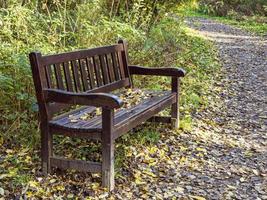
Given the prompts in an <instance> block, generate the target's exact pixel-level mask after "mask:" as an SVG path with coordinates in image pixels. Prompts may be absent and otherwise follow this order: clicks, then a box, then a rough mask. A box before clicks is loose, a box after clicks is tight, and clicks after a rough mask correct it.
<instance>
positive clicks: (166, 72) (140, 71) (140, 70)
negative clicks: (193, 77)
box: [129, 65, 185, 77]
mask: <svg viewBox="0 0 267 200" xmlns="http://www.w3.org/2000/svg"><path fill="white" fill-rule="evenodd" d="M129 70H130V74H131V75H134V74H137V75H153V76H172V77H184V76H185V71H184V70H183V69H180V68H174V67H164V68H156V67H141V66H135V65H130V66H129Z"/></svg>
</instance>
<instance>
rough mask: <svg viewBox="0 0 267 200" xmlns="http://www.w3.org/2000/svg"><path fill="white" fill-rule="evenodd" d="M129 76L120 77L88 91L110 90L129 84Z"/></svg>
mask: <svg viewBox="0 0 267 200" xmlns="http://www.w3.org/2000/svg"><path fill="white" fill-rule="evenodd" d="M129 83H130V81H129V78H126V79H122V80H120V81H116V82H113V83H110V84H107V85H104V86H101V87H98V88H95V89H93V90H90V91H88V93H93V92H111V91H114V90H117V89H120V88H124V87H127V86H129Z"/></svg>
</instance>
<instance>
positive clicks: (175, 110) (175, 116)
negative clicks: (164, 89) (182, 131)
mask: <svg viewBox="0 0 267 200" xmlns="http://www.w3.org/2000/svg"><path fill="white" fill-rule="evenodd" d="M179 88H180V80H179V78H176V77H172V92H176V93H177V96H176V102H175V103H173V104H172V106H171V124H172V127H173V128H175V129H178V128H179Z"/></svg>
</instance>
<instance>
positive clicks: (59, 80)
mask: <svg viewBox="0 0 267 200" xmlns="http://www.w3.org/2000/svg"><path fill="white" fill-rule="evenodd" d="M54 67H55V72H56V73H55V74H56V81H57V87H58V89H61V90H64V83H63V78H62V70H61V65H60V64H55V65H54Z"/></svg>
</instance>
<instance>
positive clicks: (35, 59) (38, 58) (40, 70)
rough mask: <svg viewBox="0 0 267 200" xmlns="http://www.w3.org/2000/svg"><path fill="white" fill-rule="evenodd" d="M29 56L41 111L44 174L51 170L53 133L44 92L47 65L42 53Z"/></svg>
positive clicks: (33, 53)
mask: <svg viewBox="0 0 267 200" xmlns="http://www.w3.org/2000/svg"><path fill="white" fill-rule="evenodd" d="M29 58H30V63H31V69H32V75H33V81H34V86H35V92H36V97H37V101H38V106H39V113H40V129H41V159H42V171H43V173H44V174H47V173H49V172H50V156H51V154H52V134H51V132H50V130H49V127H48V123H47V122H48V120H49V119H50V114H49V111H48V108H47V104H46V103H45V99H44V96H43V94H42V90H43V89H44V88H47V87H48V86H47V81H46V77H45V69H44V66H45V65H43V64H42V54H41V53H36V52H32V53H30V55H29Z"/></svg>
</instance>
